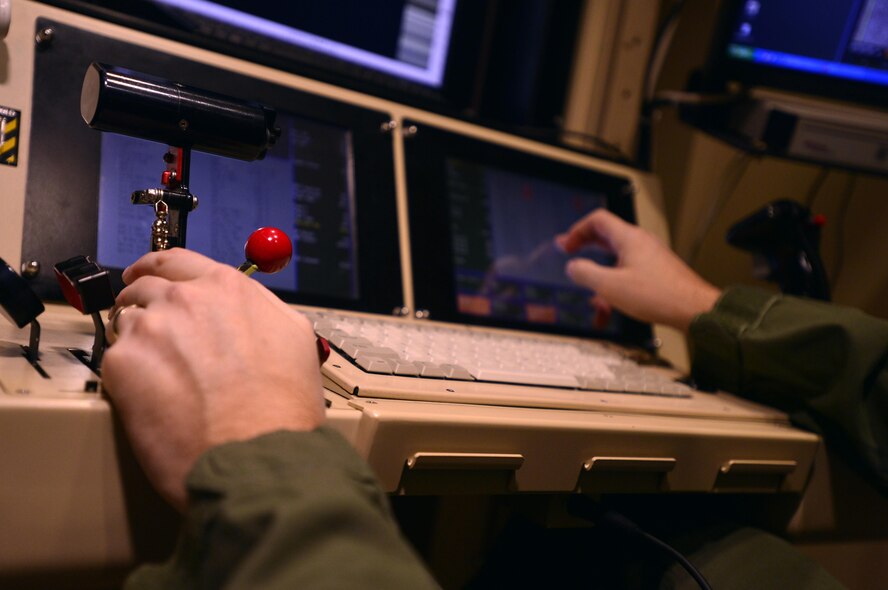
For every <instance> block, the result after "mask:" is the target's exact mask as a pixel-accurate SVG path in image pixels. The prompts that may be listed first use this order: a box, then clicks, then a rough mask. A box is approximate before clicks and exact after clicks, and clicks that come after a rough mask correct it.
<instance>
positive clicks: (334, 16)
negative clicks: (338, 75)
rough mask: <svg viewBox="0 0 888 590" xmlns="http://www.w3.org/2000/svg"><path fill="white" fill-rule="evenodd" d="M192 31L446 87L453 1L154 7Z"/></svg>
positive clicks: (183, 2)
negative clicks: (297, 50)
mask: <svg viewBox="0 0 888 590" xmlns="http://www.w3.org/2000/svg"><path fill="white" fill-rule="evenodd" d="M151 1H152V2H153V3H154V4H157V5H160V6H162V7H164V8H165V9H166V10H168V11H169V12H170V13H171V14H172V15H173V16H174V17H176V18H177V19H179V20H184V21H185V22H187V23H188V25H189V26H190V27H191V28H193V29H194V30H195V32H197V33H200V34H202V35H206V36H210V37H216V38H220V39H223V40H224V41H226V42H229V43H234V44H237V45H242V46H245V47H251V48H257V49H259V50H261V51H268V52H271V53H278V54H282V55H286V54H287V53H288V52H287V51H286V46H291V47H299V48H303V49H308V50H311V51H314V52H317V53H319V54H322V55H325V56H328V57H330V58H335V59H339V60H342V61H345V62H348V63H352V64H357V65H359V66H363V67H366V68H370V69H372V70H375V71H378V72H382V73H385V74H389V75H392V76H395V77H397V78H401V79H403V80H408V81H411V82H416V83H419V84H422V85H426V86H430V87H433V88H439V87H441V85H442V83H443V81H444V72H445V67H446V62H447V52H448V46H449V43H450V37H451V30H452V27H453V18H454V10H455V6H456V0H390V1H387V2H365V1H363V0H324V1H323V2H309V3H306V2H300V3H290V2H255V1H252V2H251V1H247V0H219V1H216V2H208V1H206V0H151Z"/></svg>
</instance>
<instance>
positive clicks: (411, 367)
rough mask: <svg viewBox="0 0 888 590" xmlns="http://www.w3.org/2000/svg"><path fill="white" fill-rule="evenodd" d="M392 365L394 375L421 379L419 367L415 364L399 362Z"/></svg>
mask: <svg viewBox="0 0 888 590" xmlns="http://www.w3.org/2000/svg"><path fill="white" fill-rule="evenodd" d="M392 364H393V365H394V370H393V371H392V373H394V374H395V375H403V376H405V377H419V367H417V366H416V365H415V364H413V363H410V362H407V361H402V360H397V361H394V362H392Z"/></svg>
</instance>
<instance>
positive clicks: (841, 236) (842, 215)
mask: <svg viewBox="0 0 888 590" xmlns="http://www.w3.org/2000/svg"><path fill="white" fill-rule="evenodd" d="M856 185H857V174H855V173H854V172H849V173H848V180H847V181H846V182H845V190H843V191H842V195H841V197H840V198H841V204H840V205H839V211H838V214H837V215H836V261H835V263H834V264H833V268H832V273H831V274H832V278H831V279H830V282H831V283H832V285H833V286H835V285H836V284H837V283H838V280H839V275H840V274H841V273H842V269H843V267H844V266H845V220H846V219H847V218H848V208H849V207H848V205H849V204H850V203H851V197H852V196H853V194H854V187H855V186H856Z"/></svg>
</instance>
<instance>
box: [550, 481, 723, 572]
mask: <svg viewBox="0 0 888 590" xmlns="http://www.w3.org/2000/svg"><path fill="white" fill-rule="evenodd" d="M567 509H568V511H569V512H570V513H571V514H573V515H574V516H578V517H580V518H583V519H585V520H588V521H590V522H593V523H595V524H596V525H598V526H601V527H607V528H609V529H613V530H616V531H619V532H621V533H623V534H625V535H627V536H629V537H633V538H638V539H643V540H644V541H646V542H648V543H650V544H651V545H653V546H655V547H657V548H659V549H660V550H661V551H663V552H664V553H666V554H668V555H669V556H670V557H672V558H673V559H674V560H675V561H677V562H678V564H679V565H680V566H681V567H682V568H683V569H684V570H685V571H686V572H688V574H689V575H690V576H691V577H692V578H693V579H694V581H695V582H696V583H697V585H698V586H700V588H702V590H712V586H710V585H709V582H707V581H706V578H705V577H704V576H703V574H702V573H701V572H700V570H698V569H697V568H696V567H694V564H692V563H691V562H690V561H688V558H687V557H685V556H684V555H682V554H681V553H679V552H678V551H677V550H676V549H675V548H673V547H672V546H671V545H669V544H668V543H665V542H664V541H661V540H660V539H658V538H657V537H655V536H653V535H652V534H650V533H648V532H647V531H645V530H642V529H641V528H640V527H639V526H638V525H637V524H635V523H634V522H632V521H631V520H630V519H628V518H626V517H625V516H623V515H622V514H620V513H619V512H617V511H615V510H611V509H609V508H605V507H604V506H602V505H601V504H599V503H597V502H594V501H592V500H591V499H589V498H588V497H586V496H584V495H582V494H574V495H572V496H570V497H569V498H568V501H567Z"/></svg>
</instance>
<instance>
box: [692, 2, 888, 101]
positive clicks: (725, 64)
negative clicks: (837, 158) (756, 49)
mask: <svg viewBox="0 0 888 590" xmlns="http://www.w3.org/2000/svg"><path fill="white" fill-rule="evenodd" d="M744 2H745V0H725V2H724V3H723V5H722V7H721V9H720V10H719V12H718V14H717V17H716V26H715V33H714V35H713V38H712V43H711V44H710V48H709V53H708V56H707V60H706V64H705V66H704V70H703V82H704V85H705V87H706V88H707V89H710V88H719V89H722V88H726V87H727V86H728V85H730V84H732V83H733V84H740V85H741V86H742V87H744V88H747V89H750V88H771V89H776V90H783V91H787V92H791V93H795V94H804V95H809V96H815V97H821V98H827V99H837V100H842V101H844V102H853V103H857V104H861V105H866V106H868V107H879V108H881V109H885V105H888V86H881V85H878V84H872V83H865V82H857V81H853V80H847V79H844V78H837V77H833V76H827V75H822V74H815V73H811V72H801V71H798V70H792V69H788V68H776V67H769V66H764V65H762V64H758V63H755V62H751V61H745V60H740V59H735V58H731V57H730V56H729V55H728V51H727V48H728V45H729V44H730V43H731V38H732V35H733V30H734V24H735V23H736V17H737V15H738V14H739V12H740V11H741V10H742V9H743V4H744Z"/></svg>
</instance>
